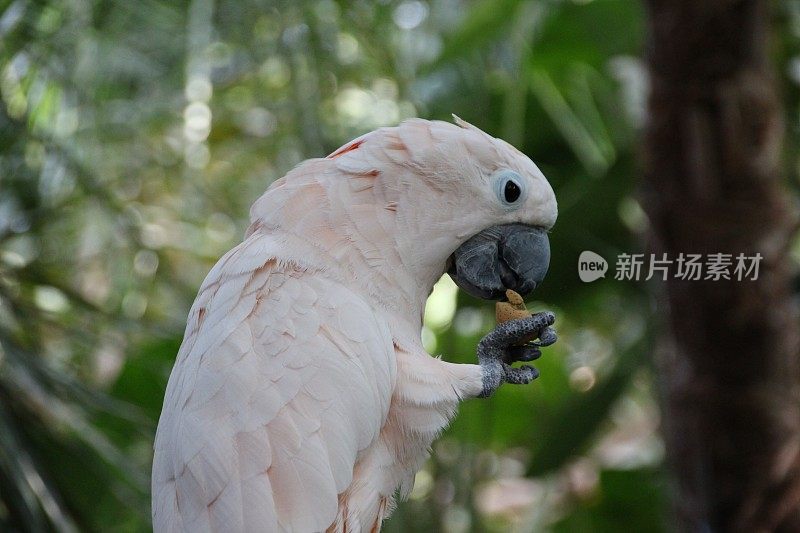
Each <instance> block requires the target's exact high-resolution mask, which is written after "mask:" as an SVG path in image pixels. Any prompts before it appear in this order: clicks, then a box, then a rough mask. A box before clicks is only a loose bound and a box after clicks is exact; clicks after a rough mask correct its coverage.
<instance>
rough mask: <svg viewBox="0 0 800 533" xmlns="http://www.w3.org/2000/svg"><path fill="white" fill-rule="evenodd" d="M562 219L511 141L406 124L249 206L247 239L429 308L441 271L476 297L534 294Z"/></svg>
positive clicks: (453, 127) (309, 169) (308, 169)
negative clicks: (319, 256) (280, 240)
mask: <svg viewBox="0 0 800 533" xmlns="http://www.w3.org/2000/svg"><path fill="white" fill-rule="evenodd" d="M556 214H557V210H556V200H555V195H554V194H553V189H552V188H551V187H550V184H549V183H548V182H547V180H546V179H545V177H544V176H543V175H542V173H541V172H540V171H539V169H538V168H537V167H536V165H534V164H533V162H532V161H531V160H530V159H528V158H527V157H526V156H525V155H523V154H522V153H521V152H519V151H518V150H517V149H515V148H514V147H512V146H511V145H509V144H508V143H506V142H504V141H502V140H500V139H495V138H494V137H491V136H490V135H487V134H486V133H484V132H483V131H481V130H479V129H478V128H476V127H474V126H472V125H471V124H468V123H466V122H464V121H462V120H460V119H458V118H456V124H450V123H447V122H441V121H427V120H422V119H411V120H406V121H404V122H403V123H401V124H400V125H399V126H397V127H392V128H380V129H378V130H376V131H373V132H370V133H367V134H366V135H363V136H362V137H359V138H357V139H355V140H353V141H351V142H349V143H347V144H345V145H344V146H342V147H341V148H340V149H339V150H336V151H335V152H334V153H332V154H330V155H329V156H328V157H326V158H323V159H312V160H309V161H306V162H305V163H303V164H301V165H299V166H298V167H296V168H295V169H294V170H292V171H291V172H290V173H289V174H287V175H286V176H285V177H284V178H282V179H280V180H278V181H277V182H275V183H274V184H273V185H272V186H271V187H270V188H269V189H268V190H267V192H266V193H265V194H264V195H263V196H262V197H261V198H260V199H259V200H258V201H257V202H256V203H255V204H254V205H253V207H252V209H251V219H252V222H253V224H252V226H251V229H250V231H251V232H253V231H276V232H280V233H281V234H286V233H288V234H291V235H293V236H295V238H296V239H298V240H300V241H303V242H305V243H307V244H310V245H311V246H312V249H314V250H323V251H324V253H325V254H326V256H327V259H326V262H327V264H331V263H335V264H336V265H339V268H342V269H344V271H346V272H349V274H348V276H351V277H352V278H353V279H354V280H356V281H357V282H358V283H359V284H361V286H363V287H364V290H366V291H368V292H371V293H372V294H376V293H378V292H386V291H394V292H397V291H402V292H404V293H406V294H408V293H413V294H411V295H410V296H409V298H410V299H411V300H412V301H414V302H415V305H416V304H420V305H424V300H425V298H426V297H427V295H428V293H429V292H430V290H431V288H432V286H433V284H434V283H435V282H436V280H438V279H439V277H441V275H442V274H443V273H445V272H448V273H449V274H450V276H451V277H452V278H453V279H454V280H455V282H456V283H457V284H458V285H460V286H461V287H462V288H464V289H465V290H466V291H467V292H469V293H470V294H472V295H474V296H477V297H479V298H487V299H488V298H491V299H500V298H503V297H504V294H505V289H507V288H510V289H514V290H515V291H517V292H518V293H521V294H523V295H524V294H526V293H528V292H530V291H531V290H533V289H534V288H536V286H538V285H539V284H540V283H541V281H542V279H543V278H544V275H545V273H546V272H547V267H548V264H549V260H550V248H549V242H548V238H547V231H548V230H549V229H550V228H551V227H552V226H553V224H554V223H555V220H556ZM305 253H307V252H303V254H305ZM301 255H302V254H301ZM303 260H304V257H298V261H300V262H302V261H303ZM388 299H391V298H390V297H389V298H388Z"/></svg>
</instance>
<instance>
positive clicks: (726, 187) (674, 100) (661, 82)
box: [642, 0, 800, 532]
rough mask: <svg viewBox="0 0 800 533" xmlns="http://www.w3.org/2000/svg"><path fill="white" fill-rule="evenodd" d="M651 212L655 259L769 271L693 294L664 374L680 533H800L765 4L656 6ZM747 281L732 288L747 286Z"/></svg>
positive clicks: (798, 445)
mask: <svg viewBox="0 0 800 533" xmlns="http://www.w3.org/2000/svg"><path fill="white" fill-rule="evenodd" d="M646 5H647V8H648V29H649V36H648V46H647V62H648V67H649V72H650V76H651V84H652V85H651V94H650V99H649V103H648V105H649V115H648V123H647V126H646V131H645V150H644V187H643V191H642V192H643V195H642V198H643V202H644V207H645V210H646V212H647V214H648V216H649V219H650V223H651V246H652V251H653V252H654V253H655V254H656V255H657V257H661V255H660V254H662V253H666V254H668V259H673V260H674V259H676V258H677V257H678V254H679V253H681V252H683V253H685V254H686V253H698V254H704V256H703V258H704V259H706V258H707V254H710V253H726V254H733V257H734V258H735V257H736V255H737V254H739V253H744V254H745V255H748V256H751V255H754V254H755V253H760V254H761V255H762V256H763V260H762V261H761V263H760V272H759V275H758V279H757V280H752V281H747V280H745V281H736V280H735V278H734V279H732V280H730V281H727V280H720V281H711V280H703V281H682V280H679V279H675V277H674V270H673V271H671V275H670V277H669V279H668V280H667V281H666V282H665V284H664V287H663V288H664V292H663V294H662V295H661V296H660V299H659V304H661V305H660V309H661V311H662V312H663V315H662V316H663V320H664V324H663V326H664V331H665V334H664V335H663V336H662V339H661V342H660V343H659V346H660V349H659V350H658V352H659V357H658V362H659V376H660V379H661V384H662V390H663V394H664V413H665V424H664V426H665V438H666V442H667V454H668V459H669V462H670V466H671V469H672V474H673V478H674V480H675V489H676V491H675V492H676V494H675V496H676V497H675V502H676V515H677V526H678V529H679V530H681V531H742V532H760V531H787V532H788V531H792V532H797V531H800V392H799V390H800V358H799V357H798V355H799V354H800V350H799V347H800V344H799V343H798V340H799V339H800V322H798V313H797V310H796V302H795V299H794V296H793V294H792V290H791V274H790V265H789V258H788V249H789V245H790V242H791V239H792V235H793V233H794V229H795V225H796V219H797V217H796V209H795V206H794V203H793V202H792V201H791V199H790V198H791V197H790V195H789V194H788V193H787V191H786V190H785V189H784V186H783V184H782V175H781V174H782V172H781V162H780V155H781V141H782V130H783V126H782V120H781V117H782V110H781V107H780V102H779V99H778V95H777V92H776V87H775V83H774V80H773V77H772V72H771V69H770V67H769V62H768V53H767V52H768V51H767V48H768V29H769V18H768V15H769V13H768V3H767V2H766V1H753V0H747V1H733V0H730V1H722V0H717V1H703V0H671V1H670V0H648V1H647V2H646ZM732 277H733V276H732Z"/></svg>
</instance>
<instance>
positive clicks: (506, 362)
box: [478, 312, 556, 398]
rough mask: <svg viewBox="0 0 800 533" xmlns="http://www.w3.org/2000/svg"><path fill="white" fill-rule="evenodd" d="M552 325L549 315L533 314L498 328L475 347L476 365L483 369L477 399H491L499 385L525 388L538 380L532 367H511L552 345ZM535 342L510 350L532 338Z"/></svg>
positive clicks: (534, 357)
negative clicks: (481, 382)
mask: <svg viewBox="0 0 800 533" xmlns="http://www.w3.org/2000/svg"><path fill="white" fill-rule="evenodd" d="M553 322H555V315H554V314H553V313H551V312H543V313H536V314H534V315H531V316H529V317H526V318H518V319H516V320H509V321H508V322H503V323H502V324H498V325H497V327H496V328H495V329H493V330H492V331H490V332H489V333H487V334H486V336H485V337H483V339H481V341H480V342H479V343H478V362H479V363H480V365H481V367H482V368H483V391H482V392H481V394H480V397H482V398H486V397H488V396H491V395H492V394H493V393H494V391H495V390H497V387H499V386H500V384H501V383H503V382H506V383H514V384H527V383H530V382H531V381H533V380H534V379H536V378H537V377H538V376H539V371H538V370H536V369H535V368H534V367H532V366H528V365H524V366H521V367H518V368H515V367H512V366H511V363H513V362H514V361H530V360H533V359H536V358H538V357H539V356H540V355H541V352H540V351H539V347H542V346H549V345H551V344H553V343H554V342H555V341H556V333H555V330H553V328H551V327H550V326H552V325H553ZM534 334H535V336H536V337H538V338H539V341H538V342H535V343H533V344H532V345H527V346H513V345H514V344H518V343H519V342H520V341H522V340H523V339H526V338H530V336H531V335H534Z"/></svg>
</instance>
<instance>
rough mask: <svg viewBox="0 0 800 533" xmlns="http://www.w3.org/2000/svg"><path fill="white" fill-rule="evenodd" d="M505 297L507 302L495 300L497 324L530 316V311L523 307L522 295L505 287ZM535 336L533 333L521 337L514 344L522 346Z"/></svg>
mask: <svg viewBox="0 0 800 533" xmlns="http://www.w3.org/2000/svg"><path fill="white" fill-rule="evenodd" d="M506 298H508V301H507V302H497V303H496V304H495V308H494V309H495V315H496V317H497V323H498V324H502V323H503V322H508V321H509V320H515V319H517V318H525V317H529V316H531V314H532V313H531V312H530V311H528V308H527V307H525V300H523V299H522V296H520V295H519V294H517V293H516V292H515V291H513V290H511V289H507V290H506ZM535 338H536V335H535V334H534V335H531V336H530V337H528V338H525V339H522V340H521V341H520V342H518V343H517V344H516V345H515V346H522V345H523V344H525V343H528V342H530V341H532V340H534V339H535Z"/></svg>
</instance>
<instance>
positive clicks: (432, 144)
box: [152, 118, 557, 533]
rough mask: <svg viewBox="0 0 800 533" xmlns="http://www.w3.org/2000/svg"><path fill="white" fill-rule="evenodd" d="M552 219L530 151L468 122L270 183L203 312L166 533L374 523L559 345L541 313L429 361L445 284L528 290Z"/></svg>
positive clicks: (163, 501)
mask: <svg viewBox="0 0 800 533" xmlns="http://www.w3.org/2000/svg"><path fill="white" fill-rule="evenodd" d="M556 213H557V210H556V200H555V196H554V194H553V190H552V188H551V187H550V184H549V183H548V182H547V180H546V179H545V177H544V176H543V175H542V173H541V172H540V171H539V169H538V168H537V167H536V165H534V164H533V162H531V160H530V159H528V158H527V157H526V156H524V155H523V154H522V153H521V152H519V151H517V150H516V149H515V148H513V147H512V146H510V145H509V144H507V143H506V142H504V141H502V140H499V139H496V138H493V137H491V136H489V135H487V134H486V133H484V132H482V131H481V130H479V129H478V128H476V127H474V126H472V125H470V124H468V123H466V122H464V121H462V120H460V119H458V118H456V124H455V125H454V124H449V123H446V122H439V121H432V122H429V121H426V120H421V119H413V120H407V121H405V122H403V123H402V124H400V125H399V126H397V127H392V128H381V129H379V130H376V131H374V132H371V133H368V134H366V135H364V136H362V137H359V138H357V139H355V140H354V141H351V142H350V143H348V144H346V145H345V146H343V147H342V148H340V149H339V150H337V151H335V152H334V153H332V154H331V155H329V156H328V157H325V158H322V159H312V160H309V161H306V162H304V163H302V164H300V165H299V166H297V167H296V168H295V169H294V170H292V171H291V172H289V173H288V174H287V175H286V176H285V177H283V178H282V179H279V180H278V181H276V182H275V183H273V184H272V185H271V186H270V187H269V189H268V190H267V191H266V193H264V195H263V196H262V197H261V198H259V199H258V200H257V201H256V202H255V204H254V205H253V207H252V208H251V211H250V218H251V222H252V223H251V226H250V228H249V230H248V231H247V234H246V238H245V240H244V242H242V243H241V244H239V245H238V246H236V247H235V248H234V249H233V250H231V251H230V252H228V253H227V254H226V255H225V256H224V257H223V258H222V259H220V261H219V262H218V263H217V264H216V265H215V266H214V268H213V269H212V270H211V272H210V273H209V274H208V277H206V279H205V281H204V282H203V285H202V287H201V289H200V291H199V294H198V296H197V299H196V300H195V302H194V305H193V306H192V308H191V311H190V314H189V318H188V324H187V326H186V332H185V336H184V340H183V344H182V345H181V348H180V352H179V353H178V357H177V360H176V362H175V367H174V369H173V370H172V375H171V376H170V379H169V385H168V386H167V392H166V398H165V400H164V408H163V411H162V414H161V419H160V421H159V425H158V433H157V436H156V441H155V458H154V464H153V479H152V489H153V526H154V528H155V531H156V532H165V531H187V532H193V533H194V532H204V531H219V532H237V531H265V532H272V531H293V532H314V531H337V532H344V531H349V532H359V531H378V530H379V529H380V526H381V521H382V519H383V518H385V517H386V516H387V514H388V513H389V511H390V510H391V508H392V505H393V496H394V495H395V493H396V492H397V491H398V489H399V493H400V495H401V496H403V495H406V494H408V492H409V491H410V489H411V487H412V485H413V481H414V475H415V473H416V472H417V471H418V470H419V468H420V467H421V466H422V464H423V462H424V461H425V459H426V458H427V456H428V453H429V448H430V445H431V443H432V441H433V440H434V439H435V438H436V436H437V435H438V434H439V433H440V432H441V431H442V430H443V428H445V426H446V425H447V423H448V421H449V420H450V419H451V417H452V416H453V414H454V413H455V410H456V407H457V405H458V403H459V402H460V401H462V400H464V399H467V398H475V397H480V396H482V397H486V396H489V395H491V394H492V392H494V390H495V389H496V388H497V387H498V386H499V385H500V384H501V383H502V382H508V383H528V382H530V381H531V380H532V379H534V378H535V377H536V376H537V372H536V370H535V369H534V368H533V367H530V366H521V367H512V366H511V363H513V362H514V361H528V360H531V359H534V358H535V357H538V355H540V352H539V347H540V346H543V345H546V344H550V343H551V342H553V341H554V340H555V336H554V333H553V331H552V329H551V328H550V327H549V326H550V325H551V324H552V323H553V320H554V318H553V315H552V314H551V313H537V314H534V315H533V316H531V317H529V318H520V319H517V320H512V321H510V322H506V323H504V324H501V325H499V326H498V327H497V328H496V329H494V330H493V331H492V332H490V333H489V334H488V335H487V336H486V337H484V338H483V340H482V341H481V342H480V344H479V346H478V350H477V351H478V362H479V364H454V363H449V362H446V361H443V360H441V359H439V358H436V357H432V356H430V355H429V354H428V353H427V352H426V351H425V349H424V348H423V346H422V343H421V340H420V333H421V329H422V315H423V310H424V307H425V301H426V299H427V297H428V295H429V294H430V292H431V290H432V287H433V285H434V283H435V282H436V281H437V280H438V279H439V278H440V277H441V276H442V274H443V273H445V272H448V273H449V274H450V275H451V276H452V277H453V279H454V280H455V281H456V282H457V283H458V284H459V286H461V287H462V288H464V289H465V290H467V291H468V292H470V293H471V294H474V295H476V296H478V297H482V298H485V299H500V298H502V296H503V294H504V291H505V289H507V288H511V289H514V290H516V291H517V292H519V293H522V294H526V293H528V292H530V291H531V290H532V289H533V288H534V287H535V286H536V285H537V284H539V283H540V282H541V280H542V279H543V277H544V274H545V273H546V271H547V266H548V264H549V259H550V250H549V244H548V238H547V231H548V230H549V229H550V228H551V227H552V225H553V224H554V223H555V220H556ZM531 335H533V336H534V337H536V336H538V338H539V339H540V340H539V341H538V342H536V343H533V344H528V345H527V346H523V347H512V345H513V344H516V343H519V341H520V340H521V339H524V338H530V337H531Z"/></svg>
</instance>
